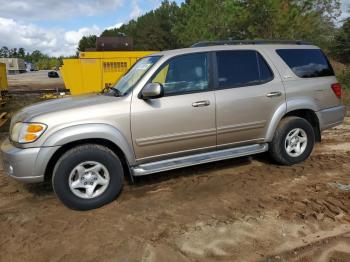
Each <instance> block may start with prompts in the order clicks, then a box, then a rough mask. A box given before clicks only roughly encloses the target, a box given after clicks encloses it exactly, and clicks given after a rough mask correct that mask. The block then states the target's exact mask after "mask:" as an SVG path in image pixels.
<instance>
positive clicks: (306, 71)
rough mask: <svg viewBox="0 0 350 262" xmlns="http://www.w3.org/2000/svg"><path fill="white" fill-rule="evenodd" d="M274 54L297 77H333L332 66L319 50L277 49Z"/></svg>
mask: <svg viewBox="0 0 350 262" xmlns="http://www.w3.org/2000/svg"><path fill="white" fill-rule="evenodd" d="M276 52H277V53H278V55H279V56H280V57H281V58H282V59H283V60H284V62H286V64H287V65H288V66H289V67H290V69H292V70H293V72H294V73H295V74H296V75H297V76H299V77H303V78H307V77H322V76H332V75H334V71H333V68H332V66H331V65H330V63H329V62H328V59H327V58H326V56H325V55H324V54H323V52H322V51H321V50H320V49H279V50H276Z"/></svg>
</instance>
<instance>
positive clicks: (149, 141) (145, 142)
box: [136, 128, 216, 146]
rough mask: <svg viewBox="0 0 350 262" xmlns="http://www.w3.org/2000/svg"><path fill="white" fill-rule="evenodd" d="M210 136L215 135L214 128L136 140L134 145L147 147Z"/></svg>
mask: <svg viewBox="0 0 350 262" xmlns="http://www.w3.org/2000/svg"><path fill="white" fill-rule="evenodd" d="M211 135H213V136H214V135H216V129H215V128H210V129H204V130H199V131H191V132H183V133H175V134H170V135H164V136H152V137H146V138H137V139H136V143H137V145H138V146H149V145H154V144H160V143H168V142H173V141H176V140H179V139H181V140H184V139H192V138H198V137H203V136H211Z"/></svg>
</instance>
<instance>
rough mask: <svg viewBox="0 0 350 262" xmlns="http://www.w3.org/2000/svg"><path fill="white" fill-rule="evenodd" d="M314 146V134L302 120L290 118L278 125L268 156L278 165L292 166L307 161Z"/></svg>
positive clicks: (310, 127)
mask: <svg viewBox="0 0 350 262" xmlns="http://www.w3.org/2000/svg"><path fill="white" fill-rule="evenodd" d="M314 144H315V133H314V130H313V128H312V126H311V125H310V123H309V122H308V121H307V120H305V119H304V118H300V117H295V116H290V117H286V118H283V119H282V120H281V122H280V123H279V125H278V127H277V129H276V131H275V134H274V137H273V140H272V142H271V143H270V148H269V153H270V156H271V157H272V158H273V159H274V160H275V161H276V162H277V163H279V164H282V165H294V164H297V163H300V162H302V161H304V160H305V159H307V158H308V157H309V156H310V154H311V152H312V150H313V147H314Z"/></svg>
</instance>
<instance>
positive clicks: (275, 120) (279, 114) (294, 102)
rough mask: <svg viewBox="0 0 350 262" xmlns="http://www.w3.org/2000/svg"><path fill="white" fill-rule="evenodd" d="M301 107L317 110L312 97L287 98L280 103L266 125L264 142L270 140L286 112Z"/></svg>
mask: <svg viewBox="0 0 350 262" xmlns="http://www.w3.org/2000/svg"><path fill="white" fill-rule="evenodd" d="M302 109H308V110H312V111H314V112H317V111H318V110H319V107H318V105H317V104H316V103H315V101H314V100H313V99H308V98H295V99H289V100H288V101H287V102H286V103H283V104H281V105H280V106H279V107H278V108H277V109H276V111H275V113H274V114H273V116H272V118H271V121H270V123H269V125H268V128H267V130H266V135H265V142H271V141H272V139H273V136H274V134H275V131H276V128H277V126H278V124H279V122H280V121H281V119H282V118H283V117H284V116H285V115H286V114H288V113H289V112H292V111H295V110H302Z"/></svg>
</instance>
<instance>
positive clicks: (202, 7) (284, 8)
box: [174, 0, 340, 47]
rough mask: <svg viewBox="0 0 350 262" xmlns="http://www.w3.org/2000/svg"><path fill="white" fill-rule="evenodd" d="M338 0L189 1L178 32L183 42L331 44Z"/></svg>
mask: <svg viewBox="0 0 350 262" xmlns="http://www.w3.org/2000/svg"><path fill="white" fill-rule="evenodd" d="M339 9H340V5H339V1H338V0H317V1H311V0H265V1H260V0H242V1H232V0H190V1H189V0H188V1H186V2H185V3H184V4H183V5H182V6H181V12H182V15H181V19H180V20H179V21H178V22H177V23H176V26H175V29H174V30H175V31H176V34H177V35H178V37H179V41H180V43H181V44H182V45H186V46H188V45H190V44H192V43H194V42H197V41H199V40H212V39H227V38H229V37H231V38H234V39H303V40H308V41H311V42H313V43H316V44H318V45H320V46H322V47H327V45H328V43H329V42H330V40H331V37H332V32H333V31H334V30H333V29H334V24H333V22H334V18H336V17H338V16H339V14H340V13H339Z"/></svg>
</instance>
